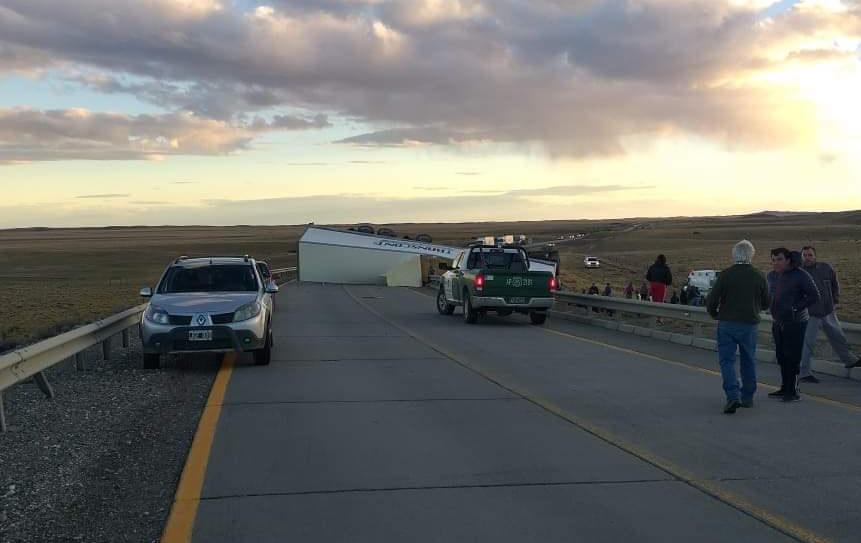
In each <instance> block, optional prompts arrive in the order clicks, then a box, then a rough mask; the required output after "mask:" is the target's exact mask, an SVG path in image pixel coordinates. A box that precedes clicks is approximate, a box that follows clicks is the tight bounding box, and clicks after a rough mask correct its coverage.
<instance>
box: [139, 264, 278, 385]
mask: <svg viewBox="0 0 861 543" xmlns="http://www.w3.org/2000/svg"><path fill="white" fill-rule="evenodd" d="M276 292H278V286H277V285H275V283H274V282H269V281H266V280H264V279H263V278H262V277H261V276H260V272H259V270H258V268H257V265H256V262H255V261H254V259H252V258H249V257H247V256H245V257H215V256H214V257H205V258H187V257H180V258H178V259H176V261H175V262H174V263H173V264H171V265H170V266H168V267H167V269H166V270H165V272H164V274H163V275H162V277H161V279H160V280H159V282H158V286H156V288H155V290H153V289H151V288H149V287H145V288H142V289H141V291H140V294H141V296H143V297H144V298H149V300H150V301H149V304H147V308H146V311H144V314H143V317H141V325H140V334H141V342H142V343H143V353H144V355H143V356H144V368H148V369H155V368H158V367H159V366H160V364H161V355H163V354H169V353H189V352H228V351H236V352H244V351H251V352H253V353H254V362H255V363H256V364H258V365H266V364H269V360H270V359H271V356H272V340H273V337H272V308H273V303H272V295H273V294H275V293H276Z"/></svg>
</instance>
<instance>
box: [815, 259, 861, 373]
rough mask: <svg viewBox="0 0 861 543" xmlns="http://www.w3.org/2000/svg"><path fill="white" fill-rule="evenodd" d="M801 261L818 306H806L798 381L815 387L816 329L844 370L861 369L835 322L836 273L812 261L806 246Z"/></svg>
mask: <svg viewBox="0 0 861 543" xmlns="http://www.w3.org/2000/svg"><path fill="white" fill-rule="evenodd" d="M801 258H802V261H803V264H802V266H803V269H804V271H806V272H807V273H809V274H810V276H811V277H813V281H814V282H815V283H816V288H817V289H819V296H820V299H819V302H818V303H815V304H813V305H812V306H810V309H809V312H810V320H809V321H807V333H806V334H805V335H804V349H803V351H802V355H801V373H800V376H801V379H800V380H801V381H802V382H804V383H818V382H819V379H817V378H816V376H815V375H813V351H814V349H815V348H816V338H817V337H818V336H819V329H820V328H822V329H823V330H824V331H825V336H826V337H827V338H828V342H829V343H831V348H832V349H834V352H835V353H837V356H839V357H840V360H842V361H843V365H844V366H846V367H847V368H857V367H861V357H859V356H858V355H857V354H855V353H853V352H852V351H851V350H850V349H849V343H848V342H847V341H846V336H845V335H843V329H842V328H841V326H840V321H839V320H837V313H836V311H837V304H839V303H840V283H839V282H838V281H837V273H835V272H834V268H832V267H831V265H830V264H828V263H826V262H818V261H817V260H816V249H815V248H814V247H812V246H810V245H808V246H807V247H805V248H804V249H802V251H801Z"/></svg>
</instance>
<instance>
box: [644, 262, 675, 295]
mask: <svg viewBox="0 0 861 543" xmlns="http://www.w3.org/2000/svg"><path fill="white" fill-rule="evenodd" d="M646 281H648V282H649V294H651V296H652V301H653V302H657V303H664V299H665V298H666V296H667V287H668V286H670V285H672V284H673V274H672V272H671V271H670V267H669V266H667V257H665V256H664V255H658V258H657V259H655V263H654V264H652V265H651V266H649V271H647V272H646Z"/></svg>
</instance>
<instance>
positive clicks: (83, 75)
mask: <svg viewBox="0 0 861 543" xmlns="http://www.w3.org/2000/svg"><path fill="white" fill-rule="evenodd" d="M248 4H249V3H245V2H216V1H215V0H183V1H182V2H177V1H174V0H150V1H148V2H139V1H136V0H77V1H76V2H60V1H59V0H57V1H53V2H33V1H31V0H5V1H4V2H3V7H0V70H7V71H8V70H13V69H14V70H22V69H23V70H26V69H33V70H38V69H43V68H44V67H46V66H49V65H51V66H62V67H63V69H65V70H68V71H69V73H70V76H69V77H71V78H72V79H73V80H75V81H76V82H77V83H78V84H83V85H87V86H89V87H91V88H93V89H95V90H98V91H100V92H106V93H124V94H132V95H134V96H136V97H138V98H139V99H141V100H145V101H147V102H151V103H154V104H157V105H159V106H161V107H164V108H167V109H168V110H170V111H174V112H176V113H180V112H193V113H195V115H196V118H200V119H210V120H214V121H223V122H226V123H228V125H230V126H231V131H232V132H233V133H234V136H233V138H235V139H232V138H228V141H225V142H223V143H222V144H221V145H220V146H216V148H217V149H222V150H223V149H230V148H232V149H236V148H241V147H243V146H246V145H248V142H249V141H250V140H251V139H253V138H254V137H255V136H257V135H259V133H257V131H256V130H255V129H254V126H255V122H256V121H251V122H244V119H248V118H255V117H254V116H255V115H257V114H258V113H260V114H262V113H265V112H271V111H274V110H277V109H279V108H282V107H283V108H290V110H291V111H295V110H303V111H313V112H317V111H325V112H329V113H330V114H332V115H333V116H335V115H336V116H337V117H338V118H344V119H349V120H351V121H353V120H355V121H359V122H361V123H363V124H364V125H367V126H370V128H369V129H367V130H361V131H357V133H356V134H354V135H352V136H349V137H346V138H343V139H342V140H340V142H341V143H345V144H353V145H361V146H395V147H403V146H410V145H438V146H455V145H462V144H465V143H469V142H476V141H479V142H501V143H515V144H521V145H527V146H529V145H532V144H534V143H538V144H541V145H542V146H544V148H546V149H547V151H548V152H550V153H551V154H553V155H556V156H570V157H584V156H593V155H613V154H619V153H624V152H627V151H628V149H629V146H630V140H631V139H632V138H640V139H641V140H655V139H658V138H661V137H674V136H682V135H683V136H691V135H692V136H695V137H697V138H703V139H706V140H710V141H714V142H718V143H720V144H722V145H726V146H728V147H732V148H774V147H785V146H792V145H798V144H799V143H802V144H807V143H809V142H807V141H806V140H805V137H804V136H805V135H807V134H813V133H814V132H815V131H814V130H813V127H815V126H816V123H817V119H816V114H815V112H814V111H813V108H812V106H811V105H810V104H809V103H807V102H804V101H803V100H801V99H799V98H795V97H794V95H793V89H792V88H791V87H782V86H779V85H778V84H776V83H772V84H763V83H762V81H763V78H762V76H763V75H765V74H767V73H769V71H771V70H775V69H779V68H780V67H781V66H782V65H783V64H785V63H787V62H794V63H797V62H805V63H811V62H819V61H822V60H823V59H826V58H827V59H830V60H829V61H834V62H856V60H855V59H853V58H846V57H848V55H842V54H840V53H839V51H834V50H832V49H834V48H833V47H832V45H829V44H833V43H834V42H835V41H841V42H846V43H856V44H857V43H858V40H859V39H861V7H859V3H858V2H857V1H855V0H844V1H842V2H841V1H839V0H833V1H829V2H824V1H807V2H799V3H797V4H795V5H789V4H787V5H786V6H785V8H783V9H782V10H774V11H773V12H769V13H766V14H764V13H763V11H762V9H763V7H764V6H765V4H764V3H763V2H758V1H750V2H745V1H740V0H725V1H720V0H687V1H685V2H671V1H668V0H636V1H634V0H628V1H618V2H617V1H613V2H599V1H597V0H586V1H583V2H560V1H558V0H535V1H531V2H522V1H519V0H496V1H493V2H489V1H479V0H393V1H391V2H378V1H374V0H322V1H319V2H317V1H311V0H296V1H289V2H288V1H286V0H274V1H273V2H272V4H271V7H254V8H251V7H248ZM243 6H245V7H243ZM840 59H843V60H840ZM260 126H261V128H263V127H265V129H266V130H276V129H282V128H286V129H313V128H324V127H327V126H329V120H328V118H327V117H321V116H311V117H302V116H298V117H292V116H287V117H283V118H278V117H274V118H270V119H269V120H261V121H260ZM392 127H395V128H392ZM222 132H223V130H222ZM236 132H244V133H242V134H237V133H236ZM799 135H802V137H799ZM207 152H210V151H207ZM116 154H119V155H123V154H125V155H128V154H134V153H129V151H128V149H124V148H123V146H120V148H119V149H118V150H117V152H116ZM70 156H75V154H74V153H71V154H70Z"/></svg>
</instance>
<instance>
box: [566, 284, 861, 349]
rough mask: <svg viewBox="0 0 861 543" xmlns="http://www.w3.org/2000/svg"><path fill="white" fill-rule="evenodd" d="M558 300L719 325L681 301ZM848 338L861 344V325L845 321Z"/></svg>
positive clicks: (766, 319)
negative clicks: (659, 302)
mask: <svg viewBox="0 0 861 543" xmlns="http://www.w3.org/2000/svg"><path fill="white" fill-rule="evenodd" d="M556 300H557V301H561V302H564V303H566V304H571V305H575V306H582V307H585V308H587V309H588V311H589V312H590V313H591V310H592V308H595V309H601V310H604V311H607V310H609V311H613V312H614V313H615V312H619V313H629V314H637V315H645V316H647V317H655V318H666V319H675V320H681V321H685V322H690V323H694V324H716V321H715V320H714V319H712V318H711V316H710V315H709V314H708V312H707V311H706V308H704V307H699V306H690V305H679V304H668V303H664V304H658V303H654V302H644V301H639V300H628V299H627V298H614V297H612V296H595V295H590V294H575V293H571V292H558V293H556ZM771 323H772V319H771V315H769V314H767V313H763V314H762V321H761V322H760V323H759V329H760V330H761V331H763V332H766V331H770V330H771ZM842 326H843V332H844V333H845V334H846V339H847V340H848V341H849V343H851V344H854V345H861V325H859V324H854V323H842Z"/></svg>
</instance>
